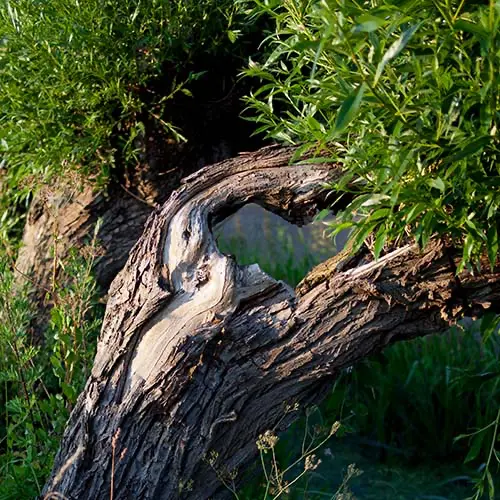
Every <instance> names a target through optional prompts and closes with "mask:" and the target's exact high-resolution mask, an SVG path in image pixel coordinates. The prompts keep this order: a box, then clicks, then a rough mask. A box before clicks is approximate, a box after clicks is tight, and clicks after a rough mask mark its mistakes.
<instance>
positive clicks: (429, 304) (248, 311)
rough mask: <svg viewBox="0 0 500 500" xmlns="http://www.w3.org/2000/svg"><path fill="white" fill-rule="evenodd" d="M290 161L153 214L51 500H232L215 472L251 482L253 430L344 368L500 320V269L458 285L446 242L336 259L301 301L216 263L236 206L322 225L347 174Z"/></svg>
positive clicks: (251, 166) (225, 177) (124, 276)
mask: <svg viewBox="0 0 500 500" xmlns="http://www.w3.org/2000/svg"><path fill="white" fill-rule="evenodd" d="M291 154H292V152H291V151H290V150H286V149H274V148H268V149H265V150H262V151H260V152H258V153H256V154H251V155H245V156H241V157H239V158H236V159H234V160H230V161H227V162H223V163H221V164H218V165H215V166H212V167H209V168H206V169H203V170H202V171H200V172H199V173H198V174H195V175H194V176H192V177H190V178H188V179H186V180H185V183H184V185H183V187H182V188H181V189H180V190H178V191H177V192H174V193H173V195H172V196H171V197H170V199H169V200H168V201H167V202H166V203H165V204H164V205H163V206H162V207H161V209H159V210H157V211H156V212H155V213H154V214H153V215H152V216H151V217H150V218H149V220H148V222H147V224H146V227H145V231H144V233H143V235H142V237H141V238H140V240H139V241H138V243H137V244H136V246H135V247H134V248H133V250H132V251H131V254H130V257H129V259H128V261H127V263H126V265H125V267H124V269H123V270H122V271H121V272H120V274H119V275H118V276H117V278H116V279H115V280H114V282H113V283H112V285H111V289H110V294H109V301H108V305H107V310H106V315H105V319H104V325H103V329H102V333H101V337H100V340H99V345H98V351H97V356H96V359H95V364H94V367H93V371H92V375H91V377H90V379H89V380H88V382H87V385H86V387H85V390H84V392H83V393H82V394H81V396H80V398H79V400H78V403H77V405H76V408H75V409H74V411H73V413H72V415H71V417H70V421H69V424H68V427H67V431H66V433H65V436H64V438H63V441H62V444H61V449H60V451H59V453H58V456H57V458H56V461H55V465H54V470H53V473H52V475H51V477H50V479H49V481H48V482H47V484H46V487H45V493H49V492H59V493H62V494H64V495H65V496H66V497H67V498H72V499H73V498H74V499H95V498H107V496H108V495H109V494H110V491H111V489H113V491H114V495H115V498H120V499H125V498H144V499H172V498H189V499H207V498H224V497H225V496H227V494H228V491H227V489H226V488H225V487H224V485H223V484H222V482H221V480H220V477H217V476H221V475H224V473H225V471H232V470H235V469H238V470H243V469H244V467H245V466H246V465H248V464H249V462H251V461H252V460H253V459H254V458H255V456H256V453H257V448H256V444H255V442H256V440H257V438H258V436H259V434H261V433H263V432H264V431H266V430H267V429H275V428H276V427H277V426H278V428H284V427H286V426H287V425H288V424H289V423H290V422H291V420H292V419H293V418H294V413H290V412H287V410H286V408H287V405H294V404H298V405H300V407H304V406H307V405H308V404H310V403H312V402H315V401H318V400H319V399H321V397H322V396H323V395H324V394H325V391H326V390H327V388H328V387H329V386H330V384H331V382H332V380H333V379H334V378H335V376H336V375H337V374H338V373H339V370H341V369H342V368H344V367H346V366H349V365H352V364H353V363H355V362H356V361H358V360H360V359H362V358H364V357H365V356H367V355H368V354H370V353H371V352H373V351H376V350H378V349H381V348H383V347H384V346H386V345H387V344H389V343H391V342H394V341H395V340H401V339H408V338H412V337H415V336H418V335H425V334H427V333H431V332H437V331H442V330H444V329H445V328H447V327H448V326H449V324H450V322H452V321H454V320H455V319H456V318H457V317H459V316H460V315H462V314H464V313H469V314H470V313H471V311H472V312H474V313H480V312H481V311H483V310H484V309H485V308H491V309H494V310H498V309H499V304H500V302H499V299H500V270H499V269H495V270H494V271H489V266H487V265H485V266H483V268H482V269H483V271H482V273H480V274H477V275H471V274H469V273H467V272H464V273H462V274H461V275H460V276H459V277H456V276H455V269H456V268H455V265H456V263H457V262H458V256H457V255H455V253H454V251H453V249H451V248H448V247H447V246H446V245H445V244H444V243H442V242H439V241H434V242H432V243H431V244H429V246H428V248H427V249H426V250H425V252H419V250H418V249H417V248H416V247H415V246H414V245H407V246H404V247H402V248H399V249H396V250H393V251H391V252H389V253H387V254H386V255H384V256H383V257H382V258H381V259H380V260H379V261H377V262H374V261H373V259H372V258H371V254H370V253H369V252H368V251H365V252H361V253H359V254H358V255H356V256H354V257H336V258H333V259H332V260H330V261H329V262H326V263H325V264H323V265H321V266H319V267H318V268H316V269H315V270H313V271H312V272H311V273H310V274H309V275H308V276H307V277H306V278H305V279H304V281H303V282H302V283H301V284H300V285H299V286H298V287H297V289H296V290H295V291H294V290H292V289H290V288H289V287H288V286H287V285H286V284H284V283H282V282H277V281H275V280H274V279H272V278H271V277H269V276H267V275H266V274H265V273H263V272H262V271H261V270H260V269H259V267H258V266H256V265H253V266H239V265H238V264H237V263H236V262H235V261H234V259H232V258H231V257H229V256H225V255H222V254H221V253H220V252H219V251H218V249H217V246H216V242H215V241H214V238H213V235H212V231H211V229H212V227H213V225H214V224H216V223H217V222H219V221H220V220H222V219H223V218H224V217H225V216H226V215H228V214H229V213H231V212H233V211H234V210H236V209H237V208H239V207H240V206H241V205H242V204H245V203H248V202H255V203H259V204H261V205H263V206H265V207H266V208H268V209H269V210H272V211H274V212H276V213H278V214H280V215H281V216H282V217H285V218H286V219H287V220H290V221H293V222H295V223H297V224H302V223H304V222H306V221H308V220H310V219H311V217H312V216H313V215H314V214H315V212H316V210H317V208H318V205H320V204H321V202H322V200H323V197H324V193H323V188H322V186H323V185H324V183H325V182H326V181H327V180H328V179H331V178H332V177H335V176H336V175H338V168H337V167H336V165H332V164H310V165H288V163H289V159H290V156H291ZM125 217H126V216H125ZM213 451H215V452H217V454H218V455H217V456H218V458H217V460H216V463H215V464H212V466H210V465H209V464H208V463H207V460H206V456H207V455H209V454H210V453H211V452H213ZM113 456H114V465H113ZM214 468H215V469H216V470H217V471H218V473H216V471H215V470H214ZM186 485H189V486H190V491H186Z"/></svg>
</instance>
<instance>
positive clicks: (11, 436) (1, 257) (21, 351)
mask: <svg viewBox="0 0 500 500" xmlns="http://www.w3.org/2000/svg"><path fill="white" fill-rule="evenodd" d="M96 257H97V244H96V240H95V237H94V239H93V240H92V242H90V244H89V246H88V247H87V249H86V252H85V257H82V256H81V255H80V254H77V253H76V252H72V253H71V255H70V256H69V258H68V259H67V260H65V261H64V262H61V261H60V260H59V259H58V258H57V255H55V256H54V265H55V266H58V267H61V272H60V273H59V276H60V281H58V282H57V283H54V284H53V287H52V288H51V289H50V290H47V291H46V297H45V300H46V301H47V303H51V304H52V305H53V307H52V309H51V314H50V319H49V320H48V327H47V328H46V329H45V331H44V334H43V338H39V337H38V335H40V332H39V331H35V330H34V326H33V325H34V324H36V323H34V322H33V320H34V319H35V318H34V314H36V313H37V309H36V306H35V305H34V304H33V303H32V302H31V299H30V286H29V285H27V284H25V285H24V286H22V285H21V284H20V283H21V281H22V280H20V279H19V276H17V277H16V274H15V272H14V271H13V263H12V260H11V255H10V251H7V248H6V247H4V248H3V249H2V248H0V387H1V390H0V484H1V487H0V499H2V500H7V499H20V498H23V499H24V498H26V499H27V498H34V497H36V496H37V495H39V494H40V493H41V489H42V487H43V485H44V483H45V480H46V478H47V476H48V474H49V473H50V470H51V468H52V463H53V459H54V456H55V453H56V452H57V449H58V447H59V441H60V439H61V437H62V433H63V431H64V428H65V425H66V421H67V418H68V416H69V413H70V411H71V409H72V408H73V405H74V403H75V401H76V398H77V396H78V394H79V393H80V391H81V390H82V388H83V385H84V383H85V380H86V379H87V377H88V375H89V373H90V369H91V366H92V361H93V358H94V354H95V344H96V338H97V334H98V332H99V328H100V324H101V318H102V306H101V305H100V304H99V303H98V293H97V289H96V284H95V281H94V279H93V277H92V266H93V263H94V261H95V258H96ZM63 283H64V286H63V285H62V284H63ZM38 313H39V311H38ZM38 324H39V322H38Z"/></svg>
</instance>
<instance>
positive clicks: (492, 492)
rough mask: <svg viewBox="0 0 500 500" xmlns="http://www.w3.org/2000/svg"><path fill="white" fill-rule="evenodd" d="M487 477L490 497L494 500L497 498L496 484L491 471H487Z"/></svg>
mask: <svg viewBox="0 0 500 500" xmlns="http://www.w3.org/2000/svg"><path fill="white" fill-rule="evenodd" d="M486 477H487V478H488V496H489V497H490V499H491V500H493V499H494V498H495V483H494V482H493V478H492V477H491V472H490V470H489V469H486Z"/></svg>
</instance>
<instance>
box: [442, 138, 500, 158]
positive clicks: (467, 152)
mask: <svg viewBox="0 0 500 500" xmlns="http://www.w3.org/2000/svg"><path fill="white" fill-rule="evenodd" d="M491 139H492V137H491V136H490V135H483V136H482V137H479V138H478V139H474V140H473V141H470V142H469V143H468V144H467V145H466V146H465V147H463V148H461V149H459V150H456V152H455V153H454V154H453V155H452V156H450V157H448V158H447V159H446V160H445V162H444V163H445V164H446V163H454V162H456V161H459V160H462V159H463V158H467V157H469V156H472V155H473V154H475V153H477V152H478V151H480V150H482V149H483V148H484V147H485V146H486V145H488V144H489V143H490V142H491Z"/></svg>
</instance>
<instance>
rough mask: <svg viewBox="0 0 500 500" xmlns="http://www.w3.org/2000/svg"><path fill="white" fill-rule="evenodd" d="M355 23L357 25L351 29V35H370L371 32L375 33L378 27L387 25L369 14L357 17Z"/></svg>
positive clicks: (384, 21) (382, 20)
mask: <svg viewBox="0 0 500 500" xmlns="http://www.w3.org/2000/svg"><path fill="white" fill-rule="evenodd" d="M356 21H357V23H358V24H356V26H354V28H353V29H352V32H353V33H360V32H365V33H371V32H372V31H376V30H377V29H378V28H380V26H383V25H384V24H386V23H387V21H386V20H385V19H382V18H380V17H376V16H372V15H370V14H364V15H362V16H359V17H358V18H357V19H356Z"/></svg>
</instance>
